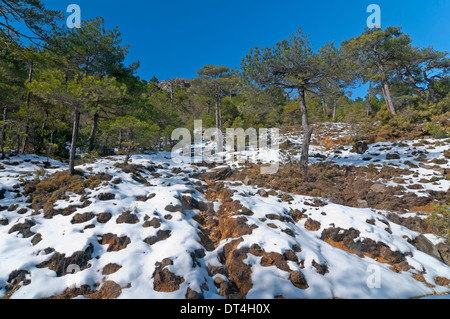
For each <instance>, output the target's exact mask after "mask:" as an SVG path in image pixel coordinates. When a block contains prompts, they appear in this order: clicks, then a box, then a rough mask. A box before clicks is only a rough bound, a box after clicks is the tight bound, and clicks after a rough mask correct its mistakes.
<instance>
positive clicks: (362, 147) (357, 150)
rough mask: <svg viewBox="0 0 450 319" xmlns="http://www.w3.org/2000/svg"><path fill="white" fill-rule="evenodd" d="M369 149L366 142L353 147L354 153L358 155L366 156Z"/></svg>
mask: <svg viewBox="0 0 450 319" xmlns="http://www.w3.org/2000/svg"><path fill="white" fill-rule="evenodd" d="M368 149H369V146H367V143H366V142H364V141H358V142H356V143H355V144H354V145H353V148H352V152H354V153H357V154H364V153H365V152H367V150H368Z"/></svg>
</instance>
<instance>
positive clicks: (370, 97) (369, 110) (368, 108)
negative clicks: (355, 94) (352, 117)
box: [366, 81, 372, 117]
mask: <svg viewBox="0 0 450 319" xmlns="http://www.w3.org/2000/svg"><path fill="white" fill-rule="evenodd" d="M371 100H372V81H370V83H369V96H368V99H367V107H366V117H369V115H370V113H372V104H371Z"/></svg>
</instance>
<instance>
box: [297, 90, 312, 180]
mask: <svg viewBox="0 0 450 319" xmlns="http://www.w3.org/2000/svg"><path fill="white" fill-rule="evenodd" d="M299 99H300V110H301V112H302V126H303V131H304V137H303V144H302V154H301V157H300V169H301V170H302V171H303V175H304V178H305V180H306V178H307V175H308V160H309V144H310V143H311V136H312V133H313V128H312V127H311V126H310V125H309V121H308V110H307V108H306V100H305V90H299Z"/></svg>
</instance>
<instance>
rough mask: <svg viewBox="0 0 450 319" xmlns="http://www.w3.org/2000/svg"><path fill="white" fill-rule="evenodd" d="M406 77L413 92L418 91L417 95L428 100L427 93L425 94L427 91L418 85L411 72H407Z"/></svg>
mask: <svg viewBox="0 0 450 319" xmlns="http://www.w3.org/2000/svg"><path fill="white" fill-rule="evenodd" d="M405 75H406V78H407V79H408V81H409V83H410V84H411V86H412V88H413V90H414V91H416V92H417V94H419V96H420V98H421V99H423V100H426V99H427V93H426V92H425V90H424V89H423V88H421V87H420V86H418V85H417V83H416V80H415V79H414V77H413V76H412V75H411V72H410V71H409V70H408V71H406V73H405Z"/></svg>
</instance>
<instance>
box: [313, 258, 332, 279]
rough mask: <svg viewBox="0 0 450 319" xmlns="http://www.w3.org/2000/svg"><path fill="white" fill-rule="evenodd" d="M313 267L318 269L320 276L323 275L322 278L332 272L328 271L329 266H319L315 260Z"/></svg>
mask: <svg viewBox="0 0 450 319" xmlns="http://www.w3.org/2000/svg"><path fill="white" fill-rule="evenodd" d="M312 266H313V267H314V268H316V270H317V273H318V274H320V275H322V276H325V274H328V273H329V272H330V271H329V270H328V266H327V265H320V264H318V263H317V262H316V261H315V260H313V262H312Z"/></svg>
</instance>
